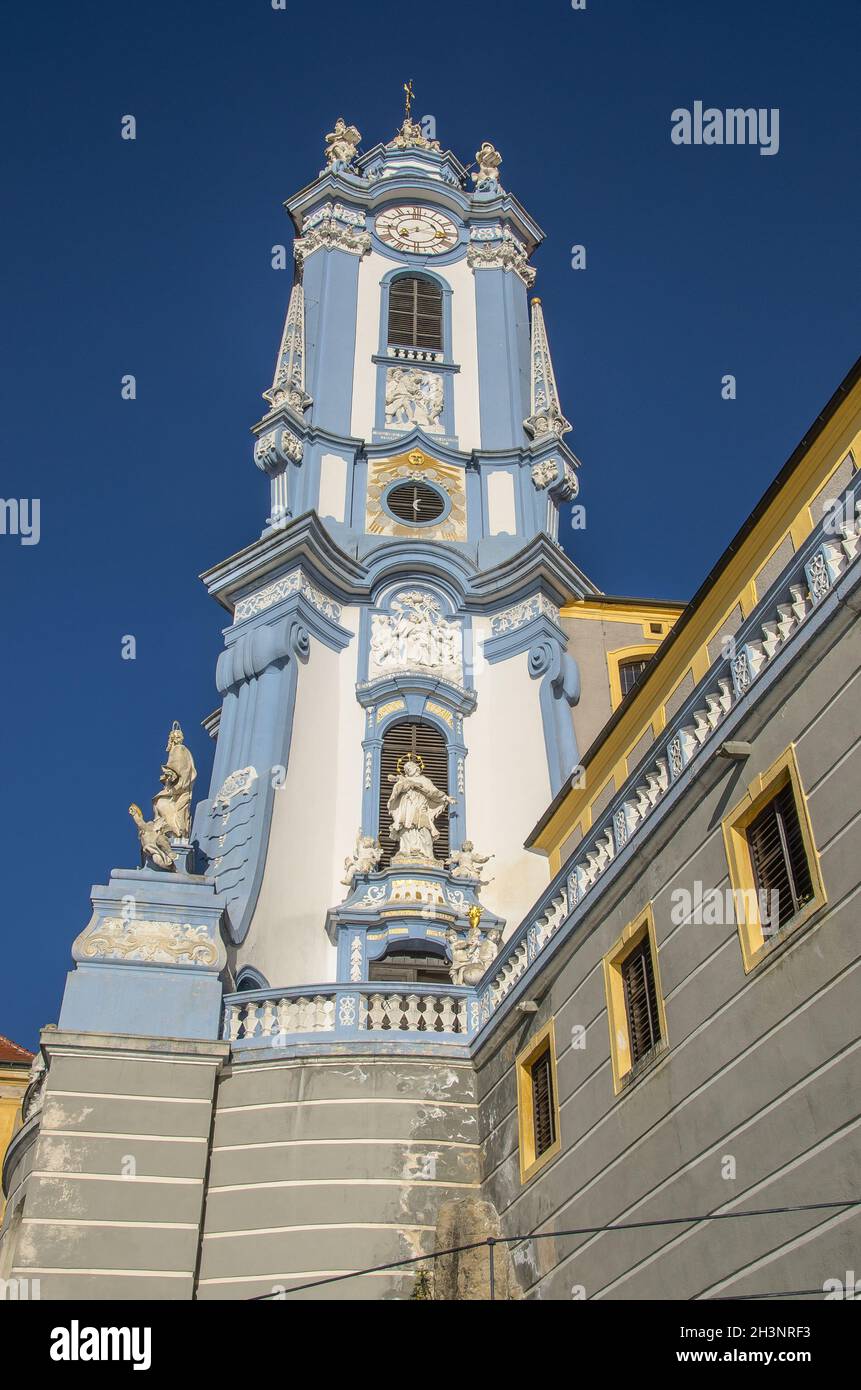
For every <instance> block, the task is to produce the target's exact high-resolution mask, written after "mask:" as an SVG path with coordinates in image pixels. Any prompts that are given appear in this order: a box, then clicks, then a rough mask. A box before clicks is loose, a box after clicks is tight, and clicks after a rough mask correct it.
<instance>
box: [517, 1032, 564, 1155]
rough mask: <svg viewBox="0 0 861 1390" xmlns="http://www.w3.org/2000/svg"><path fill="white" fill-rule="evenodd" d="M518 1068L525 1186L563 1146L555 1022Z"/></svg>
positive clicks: (521, 1056) (529, 1047)
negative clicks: (560, 1124)
mask: <svg viewBox="0 0 861 1390" xmlns="http://www.w3.org/2000/svg"><path fill="white" fill-rule="evenodd" d="M515 1067H516V1071H517V1127H518V1139H519V1147H520V1181H521V1182H522V1183H525V1182H529V1180H530V1178H533V1177H534V1176H535V1174H536V1173H538V1172H540V1170H541V1169H542V1168H543V1167H544V1166H545V1164H547V1163H549V1162H550V1160H551V1159H553V1158H555V1157H556V1155H557V1154H558V1153H559V1150H560V1148H561V1146H562V1137H561V1134H560V1130H559V1089H558V1082H557V1077H556V1031H555V1028H554V1020H553V1019H552V1018H551V1020H550V1022H549V1023H548V1024H546V1026H545V1027H544V1028H542V1029H541V1032H540V1033H537V1034H536V1035H535V1037H534V1038H532V1039H530V1041H529V1043H528V1044H527V1046H526V1047H525V1048H524V1049H523V1051H522V1052H520V1053H519V1054H518V1056H517V1060H516V1062H515Z"/></svg>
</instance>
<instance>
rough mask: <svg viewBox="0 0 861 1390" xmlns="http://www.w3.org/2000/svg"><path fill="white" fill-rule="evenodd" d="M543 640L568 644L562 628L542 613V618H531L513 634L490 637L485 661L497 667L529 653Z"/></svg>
mask: <svg viewBox="0 0 861 1390" xmlns="http://www.w3.org/2000/svg"><path fill="white" fill-rule="evenodd" d="M542 638H549V639H550V640H551V641H556V642H560V643H561V644H562V645H563V646H565V645H566V644H567V642H568V637H567V635H566V633H565V632H564V631H563V630H562V628H561V627H558V626H557V624H556V623H554V622H553V621H552V619H551V618H548V617H547V615H546V613H542V614H541V615H540V617H537V618H530V619H529V622H527V623H524V624H523V626H522V627H518V628H515V629H514V631H513V632H503V633H502V634H501V635H500V636H499V637H488V638H487V640H486V642H485V643H484V647H483V653H484V659H485V661H488V662H490V664H491V665H495V663H496V662H497V661H508V660H509V659H510V658H511V657H513V656H519V655H520V654H521V652H528V651H529V649H530V648H531V647H534V646H535V643H536V642H540V641H541V640H542Z"/></svg>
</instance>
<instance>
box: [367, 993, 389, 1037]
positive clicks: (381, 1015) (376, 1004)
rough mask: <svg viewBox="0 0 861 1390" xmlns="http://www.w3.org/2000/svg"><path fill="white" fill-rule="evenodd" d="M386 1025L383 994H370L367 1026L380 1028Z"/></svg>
mask: <svg viewBox="0 0 861 1390" xmlns="http://www.w3.org/2000/svg"><path fill="white" fill-rule="evenodd" d="M385 1026H386V1009H385V1002H384V1000H383V996H382V995H381V994H372V995H371V997H370V999H369V1001H368V1027H369V1028H373V1029H380V1028H384V1027H385Z"/></svg>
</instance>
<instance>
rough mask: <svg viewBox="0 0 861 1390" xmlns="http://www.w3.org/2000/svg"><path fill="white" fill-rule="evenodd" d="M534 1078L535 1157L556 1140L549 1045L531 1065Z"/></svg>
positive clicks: (533, 1121) (533, 1123)
mask: <svg viewBox="0 0 861 1390" xmlns="http://www.w3.org/2000/svg"><path fill="white" fill-rule="evenodd" d="M530 1074H531V1078H532V1125H533V1131H534V1141H535V1157H536V1158H540V1157H541V1155H542V1154H543V1153H546V1152H547V1150H548V1149H549V1148H550V1147H551V1145H552V1144H554V1143H555V1141H556V1110H555V1104H554V1097H553V1062H552V1059H551V1055H550V1048H549V1047H548V1048H547V1050H546V1051H545V1052H542V1054H541V1056H540V1057H538V1058H537V1059H536V1061H534V1062H533V1063H532V1066H531V1067H530Z"/></svg>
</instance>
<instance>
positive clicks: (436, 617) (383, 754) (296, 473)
mask: <svg viewBox="0 0 861 1390" xmlns="http://www.w3.org/2000/svg"><path fill="white" fill-rule="evenodd" d="M359 141H360V136H359V132H358V131H357V130H356V129H355V127H353V126H348V125H347V124H346V123H345V122H344V121H343V120H340V119H339V120H338V122H337V124H336V126H335V129H334V130H333V131H332V132H331V133H330V135H329V136H327V140H326V167H325V168H324V169H323V170H322V172H321V173H320V174H319V175H318V177H317V178H316V179H315V180H314V181H313V182H312V183H310V184H309V185H308V186H307V187H306V188H304V189H302V191H301V192H299V193H297V194H296V195H295V196H294V197H292V198H291V199H289V200H288V202H287V204H286V206H287V209H288V212H289V214H290V216H291V218H292V221H293V224H294V227H295V233H296V236H295V244H294V255H295V277H294V285H293V289H292V292H291V295H290V300H289V305H288V308H287V313H286V322H285V325H284V331H283V335H282V338H281V343H280V347H279V350H278V354H277V358H276V363H275V371H274V376H273V380H272V383H271V385H270V386H268V387H267V389H266V390H265V391H264V392H263V397H264V400H265V402H266V413H265V414H264V415H263V416H262V418H261V419H260V420H259V421H258V422H257V423H256V424H255V425H254V426H253V433H254V436H255V442H254V461H255V463H256V464H257V466H258V467H259V468H260V469H261V470H262V471H263V472H264V473H265V474H266V475H267V477H268V478H269V480H270V497H269V503H268V508H267V511H266V512H265V514H264V515H263V516H262V517H261V522H262V534H261V535H260V538H259V539H258V540H256V541H254V542H253V543H252V544H250V545H248V546H246V547H245V548H244V549H242V550H240V551H239V552H238V553H237V554H234V555H232V556H231V557H230V558H229V559H227V560H225V561H223V562H222V563H221V564H218V565H216V566H215V567H214V568H212V569H210V570H209V571H208V572H207V573H206V574H205V575H204V576H203V578H204V581H205V582H206V584H207V586H208V588H209V591H210V592H211V593H212V594H213V596H214V597H215V598H216V599H217V600H218V601H219V602H220V603H221V604H222V605H223V606H224V608H225V609H226V611H227V613H228V614H229V624H228V626H227V627H226V629H225V636H224V650H223V652H222V653H221V656H220V657H219V659H218V665H217V671H216V683H217V686H218V691H219V695H220V700H221V705H220V709H219V711H218V712H217V713H216V714H215V715H213V716H211V717H210V719H209V720H207V728H208V730H209V732H210V733H211V734H212V736H213V737H214V738H215V739H216V751H215V758H214V768H213V775H212V783H211V787H210V790H209V796H208V798H207V799H206V800H204V801H202V802H200V803H199V805H198V806H197V810H196V814H195V818H194V824H193V831H192V835H191V840H192V842H193V844H194V846H195V852H196V860H192V858H191V857H190V852H189V855H187V856H186V858H185V859H184V860H183V861H182V862H181V863H180V862H179V861H178V862H177V868H178V869H179V870H180V871H181V872H179V873H174V874H172V875H165V874H161V875H160V874H159V872H158V870H157V869H156V868H155V867H153V865H152V864H150V863H146V864H145V865H144V867H143V868H142V869H140V870H132V871H117V872H115V875H114V876H113V877H112V880H111V885H109V886H108V887H107V888H105V889H98V890H96V894H97V897H98V895H101V897H98V901H99V902H101V903H102V906H101V907H97V911H96V918H95V919H94V920H96V921H97V922H98V921H100V920H101V917H100V915H99V914H100V913H101V914H102V915H104V914H106V913H114V915H116V914H118V913H119V911H120V907H119V904H120V903H121V901H122V900H124V898H125V896H127V895H128V892H129V889H128V885H127V884H125V882H124V881H120V880H121V878H122V874H123V873H126V874H129V873H130V874H131V875H132V876H133V878H134V880H135V894H136V899H135V900H136V902H138V904H140V902H143V901H144V900H145V897H146V894H147V893H151V894H152V896H153V898H154V902H155V904H156V906H153V907H150V906H146V912H147V913H148V914H149V916H151V917H153V918H154V920H156V921H159V920H161V918H162V917H163V915H164V909H163V907H162V906H159V904H164V903H165V902H167V901H168V900H169V901H170V902H171V903H172V904H173V907H174V908H176V910H177V911H178V910H179V908H180V906H181V902H184V901H185V897H188V896H189V895H191V896H190V897H189V901H191V898H194V900H195V903H196V904H197V907H196V908H195V910H196V911H198V917H195V918H194V920H195V921H198V920H200V921H201V922H203V921H205V922H207V923H209V924H210V926H209V927H208V928H207V930H208V931H209V932H210V933H211V934H212V933H214V935H215V936H217V937H218V944H217V948H216V945H215V942H214V941H213V951H212V960H211V962H210V965H209V967H208V969H209V983H208V984H207V985H206V988H205V989H204V990H203V993H202V994H201V995H200V998H201V999H204V1000H208V999H210V997H212V999H215V994H212V993H211V991H212V990H214V988H215V983H216V981H215V978H214V977H215V976H216V975H217V976H218V978H219V979H221V982H222V986H223V987H225V988H226V989H227V991H228V992H229V991H230V990H231V989H234V990H235V989H237V988H240V989H247V990H253V989H254V988H259V989H268V988H271V987H273V986H278V987H283V988H285V989H295V988H298V987H302V986H306V985H310V984H321V985H322V984H329V985H331V984H332V983H333V982H342V981H368V980H372V979H375V978H390V979H391V978H396V979H397V978H401V976H400V975H399V974H398V970H399V969H400V968H404V962H405V960H407V959H408V960H409V962H410V969H411V970H413V971H414V972H415V971H418V972H419V973H418V974H417V975H416V974H413V975H412V976H411V977H410V978H420V979H424V980H433V979H437V978H438V979H439V981H440V982H442V981H447V982H451V981H453V982H454V984H455V985H459V984H469V983H471V982H472V981H473V980H474V979H475V978H476V977H477V974H481V973H482V972H483V970H484V969H486V968H487V966H488V964H489V963H490V962H491V961H492V959H493V957H494V954H495V952H496V950H497V949H498V946H499V943H500V940H501V938H502V936H503V934H504V933H505V932H506V931H511V930H514V928H516V926H517V924H518V923H519V922H520V920H521V918H522V916H523V914H524V912H525V911H526V910H527V909H528V908H529V906H530V905H531V904H532V903H533V902H534V900H535V899H536V897H537V896H539V895H540V894H541V892H542V891H543V890H544V888H545V887H546V885H547V883H548V881H549V869H548V865H547V862H546V861H545V860H544V859H542V858H540V857H538V856H535V855H532V854H529V853H527V852H526V851H525V849H524V847H523V842H524V839H525V838H526V836H527V834H528V832H529V830H530V828H531V826H532V825H533V824H534V822H535V821H536V819H537V818H538V817H539V815H540V814H541V813H542V812H543V810H544V808H545V807H546V806H547V804H548V802H549V800H550V799H551V798H552V796H553V795H554V794H555V793H556V792H557V791H558V790H559V789H560V788H561V786H562V785H563V783H564V781H565V779H566V778H568V777H569V776H570V775H571V773H572V770H573V769H574V767H575V765H576V764H577V762H578V753H577V746H576V740H575V736H574V721H573V717H572V706H573V705H575V704H576V703H577V701H578V700H579V693H580V691H579V672H578V668H577V664H576V662H575V661H574V660H573V658H572V656H571V655H570V654H569V653H568V651H567V645H568V639H567V636H566V633H565V631H564V630H563V624H562V621H561V619H560V608H561V607H562V606H564V605H566V604H570V603H571V602H572V601H575V600H577V599H579V598H583V597H587V596H589V595H592V594H594V593H595V592H596V590H595V589H594V587H593V586H592V585H591V584H590V582H589V581H588V580H587V579H586V578H585V576H584V575H583V574H582V573H581V572H580V570H579V569H578V568H577V567H576V565H575V564H574V563H572V561H571V560H570V559H569V558H568V557H567V556H566V555H565V553H564V552H563V550H562V548H561V547H560V545H559V543H558V527H559V513H560V508H561V507H562V506H563V504H564V503H565V502H566V501H568V500H570V499H572V498H573V497H575V496H576V495H577V492H578V470H579V463H578V460H577V459H576V458H575V456H574V454H573V453H572V452H571V450H570V448H569V447H568V445H567V444H566V442H565V437H566V435H567V434H568V432H569V431H570V429H571V426H570V424H569V422H568V421H567V420H566V419H565V417H564V415H563V413H562V410H561V408H560V403H559V397H558V392H557V387H556V381H555V378H554V374H553V367H552V364H551V360H550V352H549V347H548V339H547V333H546V329H545V324H544V317H543V312H542V308H541V304H540V301H539V300H538V299H535V298H533V299H532V302H531V305H530V302H529V292H530V291H531V289H532V286H533V282H534V280H535V276H536V272H535V270H534V268H533V267H532V266H531V264H530V259H531V257H532V254H533V252H534V251H535V249H536V247H537V246H538V244H539V243H540V241H541V239H542V233H541V231H540V229H539V227H538V226H537V225H536V224H535V222H533V221H532V219H531V218H530V217H529V215H528V213H526V212H525V210H524V209H523V208H522V207H521V206H520V204H519V203H518V202H517V200H516V198H514V197H513V196H512V195H511V194H510V193H508V192H507V191H506V190H505V189H504V188H503V187H502V186H501V184H500V181H499V165H500V163H501V157H500V155H499V154H498V152H497V151H496V150H495V149H494V147H493V146H492V145H491V144H490V143H489V142H485V143H484V144H483V145H482V146H481V149H480V150H479V152H478V155H477V163H478V171H477V172H476V173H473V174H472V176H471V178H470V176H469V175H468V174H467V170H466V169H465V168H464V166H463V165H462V164H461V163H460V161H459V160H458V159H457V158H456V157H455V156H454V155H453V154H451V153H450V152H448V151H443V150H442V149H441V148H440V147H439V144H438V142H437V141H435V140H429V139H427V138H426V137H425V135H424V134H423V133H422V130H421V128H420V126H419V125H418V124H416V123H415V122H413V121H412V120H411V118H410V115H409V111H407V116H406V119H405V121H404V123H403V126H402V127H401V129H400V130H399V132H398V133H397V135H396V136H395V138H394V139H393V140H391V141H389V143H388V144H385V145H382V144H380V145H376V146H374V147H373V148H372V149H370V150H369V151H368V152H367V153H365V154H360V153H359V148H358V147H359ZM410 773H411V774H412V777H413V780H412V781H410V776H409V774H410ZM150 881H151V887H150ZM165 895H166V896H165ZM184 895H185V896H184ZM94 901H95V899H94ZM141 910H143V909H141ZM111 920H113V918H111ZM216 922H217V924H218V930H217V931H216V930H215V926H214V924H215V923H216ZM467 946H468V947H469V949H467ZM81 949H82V950H83V949H84V947H81ZM225 953H226V960H225ZM78 959H79V961H80V962H81V963H82V964H83V963H84V962H83V957H82V956H81V955H80V954H78ZM479 965H480V966H481V969H479V968H478V967H479ZM95 966H96V960H95V958H94V957H92V955H90V956H89V957H87V967H86V970H84V971H83V974H82V970H81V968H80V967H79V970H78V972H76V974H75V975H73V976H72V977H71V980H70V986H69V990H68V991H67V1001H66V1004H65V1005H64V1009H65V1016H64V1023H65V1024H72V1023H77V1022H78V1021H79V1019H80V1018H82V1017H84V1016H86V1017H87V1019H88V1020H89V1022H88V1026H90V1027H92V1026H93V1024H92V1021H91V1020H92V1009H93V1008H94V1007H95V1005H94V997H95V996H94V993H93V991H94V990H96V986H95V985H93V984H92V981H91V982H90V984H89V985H87V978H89V977H87V978H85V976H87V971H89V972H90V974H92V971H93V970H94V969H95ZM105 968H107V967H105ZM136 968H137V967H136ZM195 968H197V967H195ZM387 972H388V973H387ZM131 983H132V981H131V979H130V976H129V975H128V973H126V974H125V975H124V976H123V979H122V985H123V991H124V993H125V994H128V991H129V989H130V987H131ZM85 985H86V986H87V990H86V997H84V995H83V994H81V991H82V990H84V986H85ZM207 991H210V992H209V993H208V992H207ZM132 992H133V991H132ZM96 993H97V994H98V997H99V999H105V998H107V996H106V995H105V993H104V991H103V990H102V989H101V988H99V989H98V990H96ZM79 996H80V998H79ZM76 1001H78V1002H76ZM99 1007H101V1005H99ZM142 1007H143V1009H144V1011H145V1008H146V1006H145V1005H143V1006H142ZM160 1007H161V1008H162V1011H164V1010H165V1009H166V1010H167V1012H168V1013H170V1005H169V1000H168V995H167V994H164V995H163V996H162V998H161V1003H160ZM202 1007H203V1006H202ZM209 1007H210V1006H209V1004H208V1003H207V1004H206V1005H205V1008H209ZM181 1011H182V1005H181V996H180V995H179V994H178V995H177V1015H178V1016H177V1018H176V1019H175V1020H174V1026H175V1031H176V1032H177V1034H178V1035H180V1036H181V1035H183V1034H185V1035H188V1029H189V1028H192V1030H193V1029H194V1028H196V1029H197V1035H200V1034H201V1031H202V1028H203V1025H202V1023H201V1020H200V1018H199V1017H198V1018H196V1019H195V1020H193V1021H191V1022H190V1021H189V1020H188V1018H186V1017H180V1014H181ZM111 1026H112V1023H111V1019H110V1018H107V1017H106V1018H105V1020H104V1027H105V1029H106V1030H109V1029H110V1027H111ZM126 1026H128V1011H127V1016H126ZM164 1026H165V1027H167V1028H168V1029H169V1028H170V1026H171V1022H170V1019H168V1018H165V1023H164ZM141 1027H142V1031H146V1023H145V1020H144V1021H143V1023H142V1025H141ZM203 1031H205V1029H204V1030H203ZM194 1035H195V1033H194V1031H192V1033H191V1036H194Z"/></svg>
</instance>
